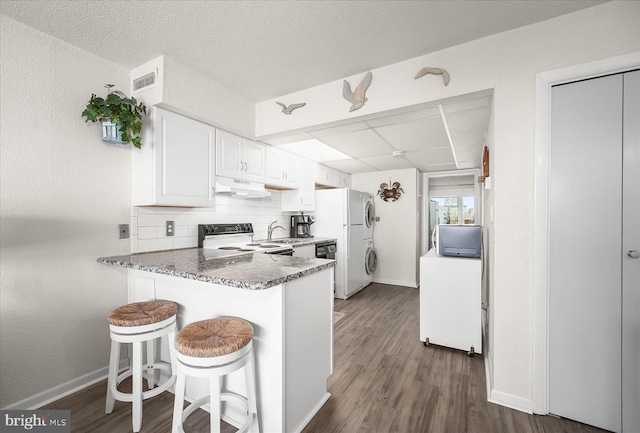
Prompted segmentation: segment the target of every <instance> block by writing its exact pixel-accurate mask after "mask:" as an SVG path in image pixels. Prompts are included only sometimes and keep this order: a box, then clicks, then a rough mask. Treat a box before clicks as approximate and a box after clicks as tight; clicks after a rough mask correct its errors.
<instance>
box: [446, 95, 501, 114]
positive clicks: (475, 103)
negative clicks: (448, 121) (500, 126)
mask: <svg viewBox="0 0 640 433" xmlns="http://www.w3.org/2000/svg"><path fill="white" fill-rule="evenodd" d="M491 98H492V95H480V96H477V97H476V95H473V94H470V95H468V97H466V98H464V99H459V100H455V101H451V102H447V103H444V104H442V105H443V106H442V108H443V109H444V113H445V115H447V114H452V113H457V112H459V111H465V110H475V109H478V108H486V109H488V110H491Z"/></svg>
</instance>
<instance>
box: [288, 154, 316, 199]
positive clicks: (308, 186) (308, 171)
mask: <svg viewBox="0 0 640 433" xmlns="http://www.w3.org/2000/svg"><path fill="white" fill-rule="evenodd" d="M298 173H299V175H300V179H299V183H298V189H295V190H291V191H282V196H281V197H282V202H281V210H282V211H283V212H299V211H304V212H312V211H314V210H315V208H316V188H315V163H313V162H311V161H307V160H300V166H299V171H298Z"/></svg>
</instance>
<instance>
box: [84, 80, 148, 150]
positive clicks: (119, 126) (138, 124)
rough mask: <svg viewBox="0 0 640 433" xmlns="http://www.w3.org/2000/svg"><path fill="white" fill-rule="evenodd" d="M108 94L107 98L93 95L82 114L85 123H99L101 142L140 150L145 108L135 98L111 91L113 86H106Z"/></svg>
mask: <svg viewBox="0 0 640 433" xmlns="http://www.w3.org/2000/svg"><path fill="white" fill-rule="evenodd" d="M105 87H106V88H107V89H108V91H109V94H108V95H107V98H106V99H105V98H100V97H99V96H96V95H95V94H92V95H91V99H89V102H88V103H87V107H86V108H85V110H84V111H83V112H82V117H85V118H86V120H85V122H94V123H95V122H101V123H102V127H101V131H102V140H103V141H106V142H109V143H119V144H124V143H133V145H134V146H135V147H137V148H138V149H140V146H141V144H142V143H141V138H140V132H141V131H142V118H143V116H144V115H145V114H146V113H147V107H145V106H144V104H142V103H138V101H137V100H136V98H134V97H131V98H128V97H127V96H126V95H125V94H124V93H122V92H120V91H118V90H115V91H111V88H112V87H113V84H106V85H105Z"/></svg>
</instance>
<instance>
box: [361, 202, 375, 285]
mask: <svg viewBox="0 0 640 433" xmlns="http://www.w3.org/2000/svg"><path fill="white" fill-rule="evenodd" d="M374 221H375V208H374V206H373V195H371V194H369V193H368V192H365V193H364V279H365V286H367V285H368V284H371V283H372V282H373V273H374V272H375V270H376V267H377V266H378V256H377V255H376V250H375V248H374V247H373V223H374Z"/></svg>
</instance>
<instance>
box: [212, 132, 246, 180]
mask: <svg viewBox="0 0 640 433" xmlns="http://www.w3.org/2000/svg"><path fill="white" fill-rule="evenodd" d="M242 140H243V139H242V137H240V136H238V135H235V134H231V133H230V132H227V131H222V130H220V129H218V131H217V132H216V174H217V175H218V176H225V177H231V178H234V179H238V178H242V175H241V173H242V172H243V166H242V164H241V162H242V145H243V143H242Z"/></svg>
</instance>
